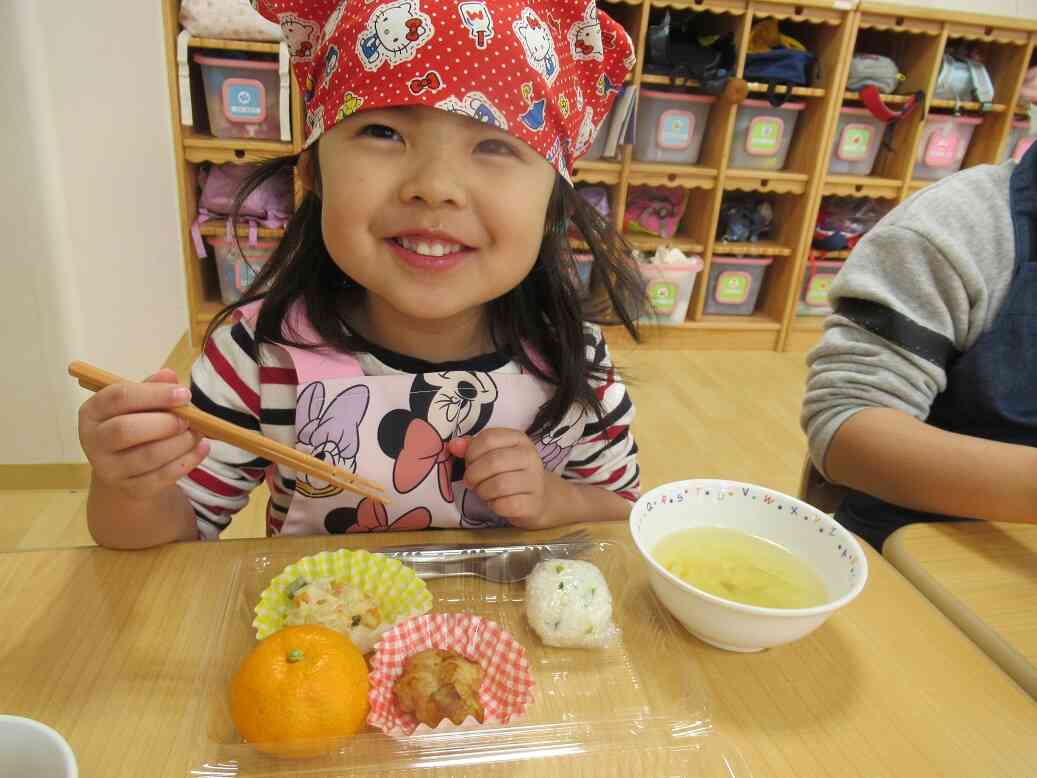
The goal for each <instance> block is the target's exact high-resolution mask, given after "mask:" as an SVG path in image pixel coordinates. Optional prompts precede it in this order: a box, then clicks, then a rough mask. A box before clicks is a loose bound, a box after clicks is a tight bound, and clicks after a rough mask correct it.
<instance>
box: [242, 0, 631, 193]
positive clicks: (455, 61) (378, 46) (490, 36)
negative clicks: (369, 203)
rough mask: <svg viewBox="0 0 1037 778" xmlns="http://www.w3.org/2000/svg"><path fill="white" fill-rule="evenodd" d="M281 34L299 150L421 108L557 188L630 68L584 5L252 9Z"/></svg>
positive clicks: (606, 22)
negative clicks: (351, 122)
mask: <svg viewBox="0 0 1037 778" xmlns="http://www.w3.org/2000/svg"><path fill="white" fill-rule="evenodd" d="M253 3H254V5H255V6H256V8H257V10H259V12H260V13H262V14H263V16H265V17H266V18H268V19H270V20H271V21H274V22H277V23H278V24H280V25H281V28H282V29H283V30H284V34H285V39H286V41H287V43H288V47H289V50H290V51H291V53H292V66H293V68H294V69H295V75H296V78H297V79H298V81H299V83H300V84H302V85H304V87H303V91H304V97H305V102H306V133H307V137H306V145H307V146H309V145H310V144H311V143H313V142H314V141H315V140H316V139H317V138H318V137H320V135H321V133H323V132H326V131H327V130H329V129H330V128H331V127H333V126H334V125H335V124H336V123H337V122H339V121H341V120H342V118H343V117H345V116H348V115H350V114H352V113H355V112H357V111H364V110H370V109H373V108H387V107H393V106H404V105H426V106H431V107H434V108H440V109H442V110H445V111H453V112H455V113H461V114H464V115H466V116H470V117H471V118H473V119H476V120H478V121H482V122H486V123H488V124H493V125H494V126H496V127H499V128H501V129H502V130H505V131H507V132H508V133H510V134H512V135H514V136H515V137H517V138H520V139H521V140H523V141H525V142H526V143H528V144H529V145H530V146H532V147H533V148H534V149H536V150H537V151H538V152H539V153H540V154H542V155H543V156H544V157H545V158H546V159H547V161H548V162H550V163H551V164H552V165H554V166H555V168H556V169H557V170H558V171H559V173H561V174H562V175H564V176H565V177H566V178H568V177H569V174H570V173H571V172H572V166H573V162H574V161H575V160H576V159H577V158H578V157H579V156H580V155H581V154H583V153H584V152H585V151H586V150H587V149H588V148H589V147H590V145H591V143H592V142H593V140H594V136H595V134H596V132H597V129H598V128H599V127H600V126H601V123H602V121H603V120H604V119H605V117H606V115H607V114H608V112H609V109H610V108H611V106H612V103H613V101H614V100H615V98H616V95H617V94H618V92H619V91H620V89H621V87H622V84H623V82H624V80H625V79H626V77H627V74H628V73H629V72H630V69H631V68H632V67H633V65H634V47H633V43H632V42H631V40H630V36H629V35H627V33H626V31H625V30H624V29H623V28H622V27H621V26H620V25H619V24H618V23H617V22H616V21H614V20H613V19H611V18H610V17H609V16H607V15H606V14H605V13H603V12H601V11H599V10H598V8H597V6H596V5H595V3H594V0H514V1H513V0H461V2H458V0H345V2H337V1H336V0H253Z"/></svg>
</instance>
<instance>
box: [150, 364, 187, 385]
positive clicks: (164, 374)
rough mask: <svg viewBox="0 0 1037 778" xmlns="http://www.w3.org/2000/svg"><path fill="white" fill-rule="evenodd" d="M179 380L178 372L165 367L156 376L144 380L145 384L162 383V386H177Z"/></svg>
mask: <svg viewBox="0 0 1037 778" xmlns="http://www.w3.org/2000/svg"><path fill="white" fill-rule="evenodd" d="M178 380H179V379H178V378H177V376H176V371H175V370H173V369H172V368H168V367H164V368H162V369H161V370H159V371H158V372H157V373H155V374H154V375H151V376H148V377H147V378H145V379H144V382H145V383H162V384H175V383H177V381H178Z"/></svg>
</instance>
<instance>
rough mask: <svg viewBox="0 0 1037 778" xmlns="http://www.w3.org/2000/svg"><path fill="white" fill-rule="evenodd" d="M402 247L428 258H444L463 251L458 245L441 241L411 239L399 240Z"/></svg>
mask: <svg viewBox="0 0 1037 778" xmlns="http://www.w3.org/2000/svg"><path fill="white" fill-rule="evenodd" d="M397 240H398V241H399V243H400V245H401V246H403V247H404V248H405V249H407V250H408V251H413V252H414V253H416V254H421V255H422V256H426V257H443V256H446V255H447V254H454V253H456V252H458V251H460V250H461V246H460V245H459V244H457V243H443V242H441V241H432V242H429V241H424V240H411V239H410V238H397Z"/></svg>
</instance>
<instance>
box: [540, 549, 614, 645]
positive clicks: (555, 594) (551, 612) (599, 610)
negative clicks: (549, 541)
mask: <svg viewBox="0 0 1037 778" xmlns="http://www.w3.org/2000/svg"><path fill="white" fill-rule="evenodd" d="M526 618H528V619H529V625H530V626H531V627H532V628H533V629H534V630H535V631H536V633H537V634H538V635H539V636H540V639H541V640H542V641H544V643H545V644H546V645H548V646H559V647H561V648H604V647H605V646H607V645H608V644H609V642H610V641H611V640H612V639H613V638H614V637H615V635H616V633H617V632H618V629H617V628H616V625H615V624H614V623H613V621H612V595H611V593H610V592H609V588H608V584H607V583H605V576H603V575H602V574H601V571H600V570H599V569H598V568H597V567H595V566H594V565H592V564H591V563H590V562H584V561H581V560H577V559H547V560H545V561H543V562H541V563H540V564H538V565H537V566H536V567H535V568H533V572H532V573H530V575H529V579H528V580H527V581H526Z"/></svg>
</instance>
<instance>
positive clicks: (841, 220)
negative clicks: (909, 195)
mask: <svg viewBox="0 0 1037 778" xmlns="http://www.w3.org/2000/svg"><path fill="white" fill-rule="evenodd" d="M892 207H893V206H892V203H889V202H887V201H877V200H874V199H872V198H868V197H827V198H825V200H824V202H823V203H822V204H821V209H820V210H819V211H818V214H817V224H816V226H815V228H814V239H813V241H812V243H811V245H812V246H813V248H815V249H817V250H818V251H820V252H826V251H846V250H847V249H852V248H853V247H854V246H856V245H857V243H858V242H859V241H860V239H861V238H863V237H864V235H865V233H867V232H868V231H869V230H870V229H872V228H873V227H874V226H875V225H876V224H878V222H879V220H880V219H882V217H883V216H885V215H886V214H887V213H889V211H890V210H891V209H892Z"/></svg>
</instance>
